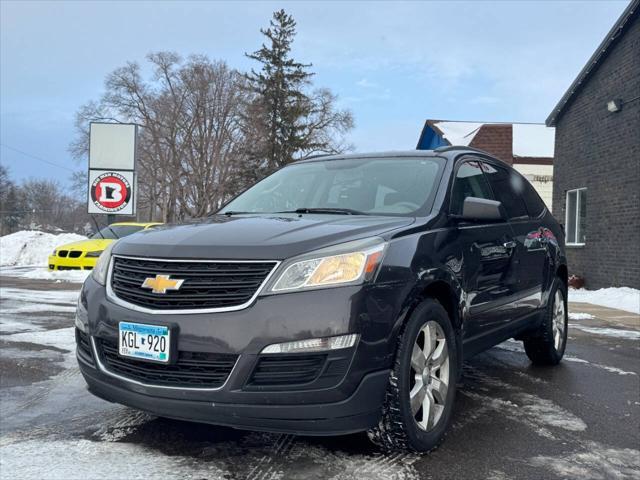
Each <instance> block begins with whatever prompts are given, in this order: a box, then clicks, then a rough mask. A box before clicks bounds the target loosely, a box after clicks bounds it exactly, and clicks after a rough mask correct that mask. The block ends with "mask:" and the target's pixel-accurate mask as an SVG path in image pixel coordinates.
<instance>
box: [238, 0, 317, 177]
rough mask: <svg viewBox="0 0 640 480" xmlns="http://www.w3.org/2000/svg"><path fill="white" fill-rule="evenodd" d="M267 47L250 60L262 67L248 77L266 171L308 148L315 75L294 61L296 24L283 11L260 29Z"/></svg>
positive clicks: (302, 64) (255, 124)
mask: <svg viewBox="0 0 640 480" xmlns="http://www.w3.org/2000/svg"><path fill="white" fill-rule="evenodd" d="M260 32H261V33H262V34H263V35H264V36H265V37H266V45H265V44H264V43H263V44H262V47H261V48H260V49H259V50H257V51H256V52H254V53H252V54H245V55H246V56H247V57H248V58H251V59H252V60H255V61H257V62H259V63H260V64H261V69H260V70H259V71H257V72H256V71H255V70H253V69H252V70H251V73H250V74H247V76H246V77H247V80H248V86H249V89H250V90H251V91H252V92H253V93H254V94H255V98H254V104H253V105H252V106H251V108H250V109H249V111H250V114H251V115H252V118H251V122H252V123H253V131H254V135H261V136H262V138H256V142H255V146H256V148H255V150H257V152H255V153H256V154H258V155H259V156H260V157H261V158H262V160H263V161H266V167H267V170H273V169H275V168H278V167H281V166H284V165H286V164H288V163H290V162H292V161H293V160H294V155H295V153H296V152H298V151H300V150H304V148H305V141H306V138H305V137H306V136H305V130H306V125H305V119H306V117H307V116H308V115H309V114H310V113H311V111H312V109H313V102H312V101H311V99H310V98H309V97H308V96H307V95H306V94H305V92H304V88H305V87H306V86H308V85H309V83H310V78H311V77H312V76H313V73H312V72H309V71H308V69H309V68H310V67H311V64H310V63H309V64H305V63H300V62H296V61H295V60H293V59H292V58H291V56H290V55H291V45H292V43H293V40H294V38H295V34H296V22H295V20H294V19H293V17H292V16H291V15H288V14H287V13H286V12H285V11H284V10H279V11H277V12H274V14H273V18H272V20H271V21H270V26H269V28H267V29H266V30H265V29H260Z"/></svg>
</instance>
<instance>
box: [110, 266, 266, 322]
mask: <svg viewBox="0 0 640 480" xmlns="http://www.w3.org/2000/svg"><path fill="white" fill-rule="evenodd" d="M275 265H276V262H215V261H212V262H204V261H203V262H181V261H176V262H174V261H163V260H145V259H141V258H135V259H134V258H127V257H114V259H113V270H112V274H111V288H112V290H113V292H114V294H115V295H116V296H117V297H118V298H120V299H122V300H125V301H127V302H129V303H132V304H134V305H139V306H141V307H146V308H150V309H157V310H182V309H202V308H225V307H236V306H239V305H243V304H245V303H247V302H248V301H249V300H251V298H252V297H253V295H254V294H255V293H256V291H257V290H258V289H259V288H260V286H261V285H262V283H263V282H264V281H265V279H266V278H267V276H268V275H269V273H271V271H272V270H273V268H274V267H275ZM156 275H169V276H170V278H172V279H180V280H184V282H183V283H182V285H181V287H180V289H179V290H168V291H167V292H166V293H153V292H152V291H151V290H150V289H147V288H142V284H143V283H144V281H145V279H146V278H155V276H156Z"/></svg>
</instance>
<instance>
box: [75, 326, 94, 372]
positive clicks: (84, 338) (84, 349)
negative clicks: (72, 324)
mask: <svg viewBox="0 0 640 480" xmlns="http://www.w3.org/2000/svg"><path fill="white" fill-rule="evenodd" d="M76 347H77V349H78V356H79V357H81V358H82V360H84V361H85V362H87V363H88V364H90V365H93V352H92V351H91V345H90V343H89V336H88V335H87V334H86V333H84V332H83V331H82V330H80V329H79V328H77V327H76Z"/></svg>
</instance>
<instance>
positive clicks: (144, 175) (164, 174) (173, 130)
mask: <svg viewBox="0 0 640 480" xmlns="http://www.w3.org/2000/svg"><path fill="white" fill-rule="evenodd" d="M147 59H148V61H149V62H150V63H151V65H152V67H153V76H152V77H151V78H150V79H148V80H145V79H143V78H142V76H141V73H140V66H139V65H137V64H136V63H128V64H127V65H125V66H124V67H121V68H119V69H117V70H115V71H114V72H113V73H111V74H110V75H109V76H108V77H107V80H106V83H105V86H106V91H105V94H104V95H103V97H102V99H101V101H100V102H97V103H96V102H90V103H88V104H87V105H85V106H84V107H82V108H81V109H80V110H79V112H78V114H77V121H76V126H77V131H78V137H77V139H76V141H75V142H74V143H73V144H72V145H71V147H70V148H71V151H72V153H73V154H74V155H75V156H76V157H82V156H85V155H86V153H87V145H88V124H89V122H90V121H95V120H110V121H117V122H133V123H137V124H139V125H141V126H142V129H141V134H140V138H139V151H138V162H139V164H138V175H139V179H138V185H139V191H138V203H139V209H140V211H141V212H143V213H142V215H143V216H144V218H145V219H148V220H156V219H158V220H162V221H165V222H166V221H176V220H180V219H182V218H185V217H198V216H202V215H205V214H206V213H207V212H210V211H214V210H217V209H218V208H219V207H220V206H221V204H222V203H223V202H224V201H225V200H226V199H227V198H228V197H229V195H231V189H230V181H229V178H230V177H231V172H232V171H233V167H232V164H235V165H237V164H238V163H240V162H242V161H243V153H242V149H241V148H240V144H241V143H243V141H244V137H243V129H242V128H241V119H242V115H241V111H242V109H243V108H244V105H245V104H246V101H245V99H244V97H245V95H246V93H245V89H244V88H243V86H242V83H243V82H244V79H243V77H242V76H241V75H240V74H239V73H238V72H237V71H235V70H232V69H230V68H229V67H228V66H227V65H226V63H224V62H219V61H217V62H212V61H210V60H209V59H208V58H206V57H204V56H192V57H189V58H188V59H187V60H186V61H183V59H181V58H180V57H179V56H178V55H177V54H175V53H170V52H158V53H152V54H150V55H148V56H147Z"/></svg>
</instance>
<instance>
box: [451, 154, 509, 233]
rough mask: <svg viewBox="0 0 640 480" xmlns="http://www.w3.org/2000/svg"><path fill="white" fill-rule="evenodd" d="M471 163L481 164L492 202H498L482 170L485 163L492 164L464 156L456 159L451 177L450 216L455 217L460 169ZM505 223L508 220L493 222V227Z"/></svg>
mask: <svg viewBox="0 0 640 480" xmlns="http://www.w3.org/2000/svg"><path fill="white" fill-rule="evenodd" d="M470 162H477V163H479V164H480V165H481V166H480V170H481V171H482V176H483V177H484V179H485V181H486V182H487V186H488V187H489V191H490V192H491V197H492V198H491V200H496V194H495V192H494V191H493V188H492V187H491V182H489V179H488V178H487V174H486V173H485V171H484V168H482V165H483V164H485V163H490V162H485V159H484V158H481V157H476V156H473V155H464V156H462V157H460V158H458V159H456V163H455V167H454V169H453V173H452V175H451V189H450V191H449V206H448V208H447V212H448V214H449V215H453V214H454V213H453V193H454V188H455V183H456V179H457V178H458V170H460V168H461V167H462V166H463V165H464V164H465V163H470ZM504 223H507V220H506V219H505V220H503V221H502V222H492V223H491V225H502V224H504Z"/></svg>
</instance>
